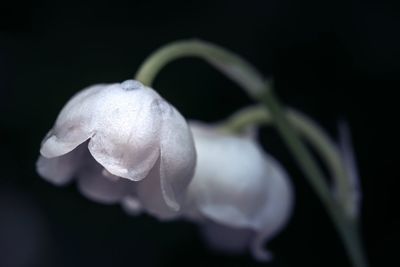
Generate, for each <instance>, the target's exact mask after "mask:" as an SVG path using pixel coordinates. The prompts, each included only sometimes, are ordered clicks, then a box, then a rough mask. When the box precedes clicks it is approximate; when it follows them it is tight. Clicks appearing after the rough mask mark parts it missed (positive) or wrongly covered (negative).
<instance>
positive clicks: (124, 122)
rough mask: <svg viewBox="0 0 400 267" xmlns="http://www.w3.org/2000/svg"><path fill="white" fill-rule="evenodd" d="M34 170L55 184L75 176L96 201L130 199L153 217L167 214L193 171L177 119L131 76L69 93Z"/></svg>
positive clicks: (184, 129)
mask: <svg viewBox="0 0 400 267" xmlns="http://www.w3.org/2000/svg"><path fill="white" fill-rule="evenodd" d="M40 153H41V156H40V157H39V160H38V162H37V170H38V172H39V174H40V175H41V176H42V177H43V178H45V179H46V180H48V181H50V182H52V183H54V184H56V185H62V184H66V183H67V182H69V181H70V180H71V179H73V178H74V177H76V178H77V179H78V186H79V188H80V190H81V191H82V193H83V194H84V195H86V196H87V197H89V198H91V199H93V200H96V201H101V202H103V203H116V202H120V201H122V202H123V201H125V200H126V199H131V200H133V199H137V200H138V202H139V203H140V205H141V208H143V209H144V210H146V211H148V212H149V213H151V214H153V215H156V216H157V217H159V218H169V217H171V216H174V212H175V213H176V211H177V210H178V209H179V207H180V203H181V202H182V200H183V193H184V191H185V189H186V188H187V186H188V184H189V182H190V180H191V178H192V176H193V171H194V166H195V162H196V153H195V149H194V144H193V140H192V135H191V132H190V130H189V128H188V126H187V123H186V121H185V119H184V118H183V117H182V116H181V115H180V113H179V112H178V111H177V110H176V109H175V108H174V107H172V106H171V105H170V104H169V103H167V102H166V101H165V100H164V99H163V98H162V97H161V96H160V95H159V94H157V93H156V92H155V91H154V90H153V89H151V88H148V87H145V86H143V85H142V84H141V83H139V82H137V81H134V80H127V81H125V82H123V83H115V84H99V85H94V86H90V87H88V88H86V89H84V90H82V91H80V92H79V93H77V94H76V95H75V96H74V97H72V98H71V100H70V101H69V102H68V103H67V104H66V105H65V106H64V108H63V109H62V110H61V113H60V114H59V116H58V118H57V120H56V122H55V125H54V127H53V128H52V129H51V130H50V132H49V133H48V134H47V136H46V137H45V139H44V140H43V142H42V146H41V149H40Z"/></svg>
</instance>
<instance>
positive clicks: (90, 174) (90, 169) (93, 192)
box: [77, 158, 133, 204]
mask: <svg viewBox="0 0 400 267" xmlns="http://www.w3.org/2000/svg"><path fill="white" fill-rule="evenodd" d="M77 176H78V181H77V184H78V188H79V191H80V192H81V193H82V194H83V195H84V196H86V197H87V198H89V199H90V200H93V201H96V202H100V203H102V204H115V203H118V202H119V201H120V200H121V199H122V198H123V197H125V196H126V195H127V194H128V193H129V191H130V189H131V187H132V186H133V184H132V183H133V182H131V181H128V180H126V179H122V178H118V177H110V175H105V174H104V169H103V167H102V166H101V165H100V164H98V163H97V162H96V161H95V160H94V159H92V158H90V159H88V161H87V162H86V164H85V165H84V166H82V168H81V170H80V171H79V173H78V174H77Z"/></svg>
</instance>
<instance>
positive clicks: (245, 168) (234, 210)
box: [37, 40, 367, 267]
mask: <svg viewBox="0 0 400 267" xmlns="http://www.w3.org/2000/svg"><path fill="white" fill-rule="evenodd" d="M188 56H195V57H200V58H202V59H204V60H206V61H207V62H209V63H210V64H212V65H213V66H215V67H216V68H217V69H219V70H220V71H222V72H223V73H224V74H225V75H226V76H227V77H228V78H230V79H232V80H233V81H234V82H236V83H238V84H239V85H240V86H241V87H243V88H244V89H245V90H246V92H247V93H248V94H249V95H250V96H251V97H252V98H253V99H254V100H255V101H257V102H258V103H259V105H255V106H252V107H249V108H246V109H243V110H240V111H239V112H237V113H236V114H234V115H233V116H232V117H231V118H228V119H227V120H226V121H224V122H223V123H220V124H218V125H212V126H205V125H202V124H198V123H191V126H190V129H191V130H190V129H189V127H188V125H187V124H186V121H185V119H184V118H183V117H182V116H181V115H180V114H179V112H178V111H177V110H176V109H175V108H174V107H172V106H171V105H170V104H169V103H168V102H166V101H165V100H164V99H163V98H162V97H161V96H159V95H158V93H156V92H155V91H154V90H152V89H150V88H149V87H146V86H151V83H152V81H153V80H154V78H155V77H156V75H157V73H158V72H159V71H160V70H161V69H162V68H163V67H164V66H165V65H167V64H168V63H169V62H171V61H172V60H175V59H177V58H180V57H188ZM135 79H136V80H128V81H125V82H123V83H121V84H111V85H104V84H103V85H95V86H92V87H89V88H87V89H85V90H83V91H81V92H79V93H78V94H77V95H75V96H74V97H73V98H72V99H71V100H70V101H69V102H68V103H67V104H66V106H65V107H64V108H63V110H62V111H61V113H60V115H59V116H58V118H57V120H56V123H55V125H54V127H53V129H52V130H50V132H49V133H48V135H47V136H46V137H45V139H44V140H43V143H42V147H41V156H40V157H39V160H38V163H37V169H38V172H39V174H40V175H41V176H43V177H44V178H45V179H47V180H49V181H51V182H53V183H54V184H58V185H61V184H65V183H66V182H68V181H70V180H71V179H72V178H74V177H76V178H78V185H79V188H80V190H81V191H82V193H83V194H84V195H86V196H88V197H89V198H91V199H93V200H96V201H100V202H103V203H116V202H117V203H121V204H122V205H123V206H124V208H125V210H126V211H128V212H129V213H131V214H137V213H138V212H140V211H145V212H148V213H150V214H152V215H154V216H156V217H157V218H159V219H171V218H186V219H188V220H191V221H194V222H196V223H198V224H199V225H201V226H202V228H203V232H204V235H205V238H206V239H207V241H208V242H209V243H210V245H211V246H212V247H214V248H217V249H220V250H224V251H230V252H232V251H236V252H238V251H243V250H244V249H246V248H248V247H249V248H250V250H251V252H252V253H253V255H254V256H255V258H256V259H259V260H268V259H270V255H269V253H268V252H267V251H265V250H264V249H263V245H264V241H266V240H269V239H270V238H272V237H273V236H274V235H275V234H276V233H278V232H279V231H280V230H281V229H282V228H283V226H284V225H285V223H286V221H287V220H288V218H289V215H290V213H291V210H292V202H293V196H292V195H293V194H292V189H291V184H290V182H289V179H288V175H287V172H286V170H285V169H284V168H283V167H282V166H281V165H280V164H279V163H278V162H277V161H276V160H275V159H274V158H273V157H272V156H270V155H268V154H267V153H266V152H264V151H263V150H262V149H261V147H260V145H259V144H258V143H257V140H256V138H255V137H254V135H253V136H252V135H246V134H244V133H243V132H246V131H247V132H249V131H248V130H249V129H251V128H252V129H253V130H254V129H255V128H257V126H258V125H260V124H272V125H273V126H275V127H276V128H277V129H278V131H279V133H280V134H281V136H282V138H283V140H284V141H285V142H286V144H287V146H288V148H289V150H290V151H291V153H292V154H293V156H294V157H295V159H296V161H297V163H298V164H299V165H300V167H301V169H302V170H303V172H304V174H305V177H306V178H307V181H308V182H309V183H310V184H311V186H312V187H313V189H314V190H315V192H316V193H317V195H318V197H319V198H320V199H321V201H322V203H323V204H324V206H325V208H326V209H327V212H328V214H329V215H330V216H331V218H332V220H333V222H334V224H335V226H336V228H337V230H338V232H339V234H340V237H341V238H342V240H343V242H344V244H345V247H346V249H347V251H348V254H349V256H350V259H351V260H352V263H353V265H354V266H358V267H362V266H367V261H366V259H365V256H364V252H363V249H362V246H361V240H360V236H359V234H358V231H357V227H358V216H359V212H358V211H359V203H360V196H361V192H360V190H359V186H358V183H359V181H358V175H357V172H356V168H355V160H354V155H353V154H352V150H351V146H350V142H349V135H348V131H346V128H345V127H341V129H342V137H343V138H342V140H343V142H342V144H343V145H342V147H341V148H339V146H337V145H336V144H335V142H334V141H332V140H331V139H330V138H329V137H328V135H327V134H325V132H324V131H323V130H322V129H321V128H320V127H319V126H318V125H317V124H316V123H315V122H313V121H312V120H311V119H309V118H308V117H307V116H305V115H304V114H302V113H300V112H298V111H296V110H293V109H289V108H285V107H283V105H282V104H281V103H280V102H279V100H278V99H277V97H276V96H275V94H274V90H273V88H272V87H271V85H270V84H269V83H268V82H267V81H266V80H265V79H264V77H263V76H262V75H261V74H260V73H258V71H257V70H256V69H255V68H254V67H253V66H251V65H250V64H249V63H248V62H247V61H245V60H244V59H242V58H240V57H239V56H237V55H235V54H234V53H232V52H229V51H227V50H225V49H223V48H221V47H218V46H215V45H213V44H209V43H206V42H201V41H196V40H194V41H182V42H176V43H172V44H169V45H167V46H165V47H162V48H160V50H158V51H156V52H155V53H154V54H153V55H151V56H150V57H149V58H148V59H147V60H146V61H145V62H144V64H143V65H142V66H141V67H140V69H139V71H138V73H137V74H136V77H135ZM143 84H144V85H146V86H144V85H143ZM250 133H251V131H250ZM247 134H248V133H247ZM253 134H254V131H253ZM193 138H194V141H193ZM306 143H308V144H309V145H311V146H312V147H313V148H314V149H315V151H316V152H317V154H318V155H319V156H320V157H321V159H322V160H323V162H324V163H325V164H326V165H327V167H328V170H329V174H330V176H331V178H332V185H329V184H328V183H329V182H328V180H327V179H326V177H325V176H326V175H325V174H324V172H322V171H321V168H320V166H319V165H318V164H317V162H316V161H315V160H314V157H313V155H312V154H311V152H310V150H309V147H308V146H306ZM196 152H197V154H198V158H197V160H196ZM196 164H197V167H196V166H195V165H196ZM332 188H333V190H332ZM216 230H217V234H216Z"/></svg>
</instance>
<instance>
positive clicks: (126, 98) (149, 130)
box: [89, 84, 161, 181]
mask: <svg viewBox="0 0 400 267" xmlns="http://www.w3.org/2000/svg"><path fill="white" fill-rule="evenodd" d="M106 89H107V92H106V94H105V95H104V99H103V101H99V102H98V103H97V107H96V108H95V110H97V113H98V114H101V117H100V116H99V117H98V118H96V130H95V132H94V133H93V135H92V137H91V140H90V142H89V150H90V152H91V154H92V155H93V157H94V158H95V159H96V160H97V161H98V162H99V163H100V164H101V165H103V166H104V167H105V168H106V169H107V170H108V171H109V172H110V173H112V174H114V175H116V176H120V177H123V178H127V179H130V180H134V181H139V180H141V179H143V178H144V177H146V176H147V174H148V173H149V171H150V170H151V169H152V167H153V165H154V164H155V162H156V160H157V159H158V157H159V155H160V151H159V142H160V139H159V133H160V128H161V126H160V125H161V116H160V114H159V110H158V107H157V105H156V104H155V103H156V102H157V101H158V99H161V98H160V96H159V95H158V94H157V93H156V92H154V91H153V90H152V89H149V88H146V87H143V86H142V87H141V88H138V89H135V90H128V91H127V90H125V89H123V88H122V86H121V85H119V84H117V85H111V86H109V87H107V88H106Z"/></svg>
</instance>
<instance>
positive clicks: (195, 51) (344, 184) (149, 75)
mask: <svg viewBox="0 0 400 267" xmlns="http://www.w3.org/2000/svg"><path fill="white" fill-rule="evenodd" d="M183 57H198V58H201V59H204V60H206V61H207V62H209V63H210V64H211V65H213V66H214V67H216V68H217V69H218V70H220V71H221V72H222V73H224V74H225V75H226V76H227V77H228V78H230V79H231V80H233V81H234V82H236V83H238V84H239V85H240V86H241V87H243V88H244V89H245V90H246V92H247V93H248V94H249V95H250V96H251V97H252V98H253V99H254V100H256V101H258V102H261V103H262V104H263V106H264V108H265V109H266V110H267V111H268V116H265V114H263V113H262V112H260V110H258V111H257V112H254V113H253V114H251V116H249V117H241V118H240V120H238V121H233V122H231V125H230V126H233V128H236V127H238V126H240V125H241V124H246V123H247V120H249V121H250V120H252V121H253V123H254V122H262V121H265V120H271V122H272V123H273V124H274V125H275V126H276V127H277V129H278V131H279V133H280V134H281V136H282V138H283V139H284V141H285V143H286V145H287V146H288V148H289V150H290V151H291V153H292V154H293V156H294V157H295V160H296V161H297V163H298V164H299V166H300V168H301V169H302V171H303V172H304V174H305V177H306V178H307V180H308V182H309V183H310V185H311V186H312V188H313V189H314V190H315V192H316V194H317V195H318V197H319V198H320V199H321V201H322V203H323V204H324V206H325V207H326V209H327V211H328V214H329V215H330V217H331V218H332V220H333V222H334V224H335V226H336V228H337V230H338V232H339V234H340V236H341V238H342V241H343V243H344V245H345V248H346V250H347V252H348V255H349V257H350V260H351V261H352V264H353V266H355V267H366V266H368V264H367V260H366V257H365V255H364V252H363V249H362V246H361V240H360V236H359V233H358V230H357V220H354V218H351V217H350V216H349V214H348V213H347V212H346V205H347V204H346V203H347V202H348V197H347V196H348V194H349V192H350V190H348V179H347V177H346V175H345V174H344V173H343V168H342V165H343V164H342V162H341V161H340V158H339V160H338V156H337V153H336V152H334V150H333V149H332V145H331V144H330V143H329V142H328V141H327V139H326V138H325V137H324V135H322V134H321V132H320V131H318V128H317V127H314V125H311V124H310V123H309V122H310V121H308V120H307V119H306V118H305V117H302V116H301V115H299V114H297V113H296V112H287V111H286V110H285V109H284V108H283V106H282V105H281V103H280V102H279V101H278V99H277V97H276V96H275V94H274V92H273V90H272V87H271V86H270V85H269V83H268V82H267V81H266V80H265V79H264V78H263V77H262V75H261V74H260V73H259V72H258V71H257V70H256V69H255V68H254V67H253V66H252V65H251V64H249V63H248V62H247V61H245V60H244V59H242V58H241V57H239V56H237V55H236V54H234V53H232V52H229V51H227V50H226V49H224V48H221V47H218V46H216V45H214V44H210V43H206V42H203V41H198V40H189V41H178V42H174V43H171V44H168V45H166V46H164V47H161V48H160V49H159V50H157V51H156V52H154V53H153V54H152V55H150V57H149V58H148V59H146V60H145V62H144V63H143V64H142V66H141V67H140V68H139V71H138V72H137V74H136V76H135V79H137V80H139V81H141V82H142V83H144V84H146V85H148V86H150V85H151V84H152V82H153V81H154V79H155V77H156V75H157V74H158V73H159V72H160V70H161V69H162V68H163V67H164V66H166V65H167V64H168V63H170V62H171V61H174V60H176V59H179V58H183ZM293 114H294V115H293ZM247 115H249V114H247ZM300 132H301V134H302V135H303V137H304V136H305V137H307V140H308V141H309V142H310V143H311V144H312V145H313V146H314V147H315V148H316V149H317V150H318V151H319V152H320V154H321V155H322V156H323V159H324V160H325V161H326V163H327V165H328V166H330V171H331V172H332V173H335V175H333V177H336V180H335V181H336V183H337V185H336V187H337V190H338V192H337V197H334V196H333V194H332V191H331V190H330V187H329V186H328V183H327V179H326V178H325V175H324V173H323V172H322V170H321V168H320V167H319V166H318V165H317V163H316V160H315V159H314V157H313V155H312V154H311V153H310V151H309V149H308V148H307V147H306V145H305V143H304V142H303V140H302V139H301V135H300Z"/></svg>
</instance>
